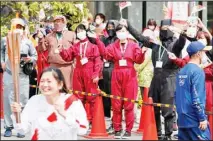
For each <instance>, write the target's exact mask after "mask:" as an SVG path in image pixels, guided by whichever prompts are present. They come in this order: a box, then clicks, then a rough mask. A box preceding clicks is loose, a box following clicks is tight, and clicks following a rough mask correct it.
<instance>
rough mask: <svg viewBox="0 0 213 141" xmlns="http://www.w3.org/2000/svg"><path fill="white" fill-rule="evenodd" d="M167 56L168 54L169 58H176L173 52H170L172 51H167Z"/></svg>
mask: <svg viewBox="0 0 213 141" xmlns="http://www.w3.org/2000/svg"><path fill="white" fill-rule="evenodd" d="M168 56H169V59H171V60H175V59H177V57H176V56H175V54H174V53H172V52H168Z"/></svg>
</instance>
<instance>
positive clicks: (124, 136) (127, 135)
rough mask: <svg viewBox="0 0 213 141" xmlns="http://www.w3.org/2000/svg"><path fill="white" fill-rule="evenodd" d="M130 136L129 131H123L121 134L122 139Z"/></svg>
mask: <svg viewBox="0 0 213 141" xmlns="http://www.w3.org/2000/svg"><path fill="white" fill-rule="evenodd" d="M130 137H131V133H130V132H127V131H126V132H125V133H124V134H123V136H122V139H129V138H130Z"/></svg>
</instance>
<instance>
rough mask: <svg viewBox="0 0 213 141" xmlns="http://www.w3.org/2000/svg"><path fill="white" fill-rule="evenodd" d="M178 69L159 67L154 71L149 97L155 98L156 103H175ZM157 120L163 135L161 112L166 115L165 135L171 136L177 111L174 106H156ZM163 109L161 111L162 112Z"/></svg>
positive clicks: (160, 133) (159, 134)
mask: <svg viewBox="0 0 213 141" xmlns="http://www.w3.org/2000/svg"><path fill="white" fill-rule="evenodd" d="M177 72H178V71H177V70H164V69H159V70H157V69H156V70H155V71H154V77H153V79H152V82H151V86H150V91H149V97H152V98H153V102H154V103H162V104H172V105H173V104H174V92H175V88H176V74H177ZM154 111H155V121H156V126H157V131H158V136H161V135H162V128H161V113H162V116H163V117H164V126H165V135H166V136H170V135H171V134H172V132H173V122H174V120H175V116H176V115H175V112H174V109H173V108H163V107H162V108H161V107H154ZM160 111H161V113H160Z"/></svg>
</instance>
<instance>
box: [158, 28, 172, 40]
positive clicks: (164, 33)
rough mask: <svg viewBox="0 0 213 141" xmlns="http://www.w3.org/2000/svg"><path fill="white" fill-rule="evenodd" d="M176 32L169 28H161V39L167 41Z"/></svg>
mask: <svg viewBox="0 0 213 141" xmlns="http://www.w3.org/2000/svg"><path fill="white" fill-rule="evenodd" d="M173 35H174V33H173V32H172V31H170V30H169V29H167V30H160V40H161V41H165V40H167V39H169V38H172V37H173Z"/></svg>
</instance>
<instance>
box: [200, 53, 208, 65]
mask: <svg viewBox="0 0 213 141" xmlns="http://www.w3.org/2000/svg"><path fill="white" fill-rule="evenodd" d="M206 63H208V57H207V56H206V54H205V53H203V55H202V58H201V64H203V65H205V64H206Z"/></svg>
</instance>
